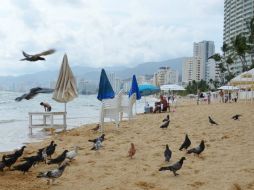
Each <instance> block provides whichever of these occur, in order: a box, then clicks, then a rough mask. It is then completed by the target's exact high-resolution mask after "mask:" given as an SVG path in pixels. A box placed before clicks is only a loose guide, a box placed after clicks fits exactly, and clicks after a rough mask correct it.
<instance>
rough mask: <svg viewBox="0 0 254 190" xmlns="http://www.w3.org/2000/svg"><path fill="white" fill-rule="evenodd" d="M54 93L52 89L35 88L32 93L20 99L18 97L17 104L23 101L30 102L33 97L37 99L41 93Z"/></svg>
mask: <svg viewBox="0 0 254 190" xmlns="http://www.w3.org/2000/svg"><path fill="white" fill-rule="evenodd" d="M53 91H54V89H50V88H41V87H35V88H31V89H30V92H28V93H25V94H23V95H22V96H20V97H17V98H16V99H15V101H16V102H20V101H21V100H23V99H26V100H30V99H32V98H33V97H35V96H36V95H37V94H39V93H52V92H53Z"/></svg>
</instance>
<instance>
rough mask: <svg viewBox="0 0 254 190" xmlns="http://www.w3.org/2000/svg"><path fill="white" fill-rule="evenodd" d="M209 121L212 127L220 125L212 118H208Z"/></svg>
mask: <svg viewBox="0 0 254 190" xmlns="http://www.w3.org/2000/svg"><path fill="white" fill-rule="evenodd" d="M208 119H209V123H210V124H211V125H213V124H215V125H219V124H218V123H216V122H215V121H214V120H212V118H211V117H210V116H208Z"/></svg>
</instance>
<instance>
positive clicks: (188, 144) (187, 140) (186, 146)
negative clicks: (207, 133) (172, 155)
mask: <svg viewBox="0 0 254 190" xmlns="http://www.w3.org/2000/svg"><path fill="white" fill-rule="evenodd" d="M190 145H191V141H190V139H189V137H188V135H187V134H186V135H185V139H184V142H183V144H182V145H181V147H180V148H179V150H182V149H186V150H187V149H188V148H189V146H190Z"/></svg>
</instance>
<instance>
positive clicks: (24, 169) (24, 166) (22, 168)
mask: <svg viewBox="0 0 254 190" xmlns="http://www.w3.org/2000/svg"><path fill="white" fill-rule="evenodd" d="M34 162H35V160H28V161H26V162H25V163H23V164H19V165H17V166H13V169H12V171H14V170H19V171H22V172H23V174H25V173H26V172H28V170H29V169H30V168H31V167H32V165H34Z"/></svg>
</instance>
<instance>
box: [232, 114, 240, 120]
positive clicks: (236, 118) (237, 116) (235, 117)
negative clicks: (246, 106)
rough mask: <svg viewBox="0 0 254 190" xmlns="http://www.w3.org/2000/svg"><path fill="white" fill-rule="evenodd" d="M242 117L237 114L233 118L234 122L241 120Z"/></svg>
mask: <svg viewBox="0 0 254 190" xmlns="http://www.w3.org/2000/svg"><path fill="white" fill-rule="evenodd" d="M241 116H242V115H239V114H236V115H234V116H233V117H232V119H233V120H239V117H241Z"/></svg>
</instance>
